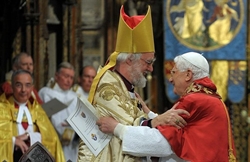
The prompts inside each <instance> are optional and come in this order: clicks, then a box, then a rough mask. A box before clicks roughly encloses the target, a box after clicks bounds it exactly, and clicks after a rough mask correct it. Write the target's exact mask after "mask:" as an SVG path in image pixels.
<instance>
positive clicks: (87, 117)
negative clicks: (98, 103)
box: [67, 98, 112, 156]
mask: <svg viewBox="0 0 250 162" xmlns="http://www.w3.org/2000/svg"><path fill="white" fill-rule="evenodd" d="M97 120H98V117H97V115H96V110H95V108H94V107H93V106H92V105H91V104H90V102H89V101H88V100H86V99H79V98H78V101H77V108H76V111H75V112H72V113H71V114H70V116H69V117H68V118H67V121H68V123H69V124H70V125H71V127H72V128H73V129H74V130H75V132H76V133H77V134H78V136H79V137H80V138H81V139H82V140H83V141H84V143H85V144H86V145H87V147H88V148H89V149H90V151H91V152H92V153H93V154H94V155H95V156H97V155H98V154H99V153H100V152H101V151H102V149H103V148H104V147H105V146H106V145H107V144H108V143H109V141H110V139H111V137H112V136H111V135H108V134H105V133H102V132H101V131H100V130H99V128H98V126H97V125H96V121H97Z"/></svg>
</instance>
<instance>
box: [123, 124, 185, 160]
mask: <svg viewBox="0 0 250 162" xmlns="http://www.w3.org/2000/svg"><path fill="white" fill-rule="evenodd" d="M122 130H123V131H122V132H119V134H120V135H119V138H121V139H122V150H123V153H124V154H130V155H133V156H137V157H147V160H143V161H147V162H150V160H149V159H150V157H160V159H159V162H185V161H184V160H182V159H180V158H179V157H177V155H176V154H175V153H174V152H173V151H172V149H171V146H170V144H169V143H168V141H167V139H166V138H165V137H164V136H163V135H162V134H161V133H160V132H159V131H158V130H157V129H155V128H149V127H147V126H124V125H123V129H122Z"/></svg>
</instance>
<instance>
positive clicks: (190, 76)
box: [185, 70, 194, 81]
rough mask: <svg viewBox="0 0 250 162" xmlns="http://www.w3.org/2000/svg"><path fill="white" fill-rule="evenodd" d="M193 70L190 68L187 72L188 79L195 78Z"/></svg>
mask: <svg viewBox="0 0 250 162" xmlns="http://www.w3.org/2000/svg"><path fill="white" fill-rule="evenodd" d="M193 75H194V74H193V72H192V71H190V70H188V71H187V74H186V79H185V80H186V81H190V80H192V79H193Z"/></svg>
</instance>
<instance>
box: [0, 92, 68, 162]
mask: <svg viewBox="0 0 250 162" xmlns="http://www.w3.org/2000/svg"><path fill="white" fill-rule="evenodd" d="M27 107H28V109H29V111H30V114H31V117H32V121H33V129H34V132H39V133H40V134H41V137H42V144H43V145H44V146H45V147H46V148H47V149H48V151H49V152H50V153H51V155H52V156H53V157H54V158H55V160H56V161H58V162H59V161H60V162H65V159H64V155H63V151H62V146H61V143H60V140H59V138H58V136H57V133H56V131H55V129H54V128H53V126H52V124H51V123H50V120H49V118H48V117H47V115H46V113H45V112H44V110H43V109H42V107H41V106H40V104H38V103H37V101H36V100H34V101H33V102H32V103H31V102H30V101H29V102H28V106H27ZM17 114H18V109H16V108H15V104H14V99H13V97H10V98H8V99H6V97H5V94H3V95H1V96H0V155H1V156H0V161H6V162H12V161H13V143H12V137H13V136H17V135H18V130H17V124H16V120H17ZM23 121H24V122H27V119H26V120H25V119H23Z"/></svg>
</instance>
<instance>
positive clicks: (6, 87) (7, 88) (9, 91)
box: [0, 82, 13, 95]
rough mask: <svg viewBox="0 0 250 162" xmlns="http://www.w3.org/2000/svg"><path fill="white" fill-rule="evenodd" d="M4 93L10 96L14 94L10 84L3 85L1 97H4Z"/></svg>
mask: <svg viewBox="0 0 250 162" xmlns="http://www.w3.org/2000/svg"><path fill="white" fill-rule="evenodd" d="M3 93H5V95H10V94H12V93H13V91H12V88H11V84H10V82H4V83H3V84H2V85H1V94H0V95H2V94H3Z"/></svg>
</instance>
